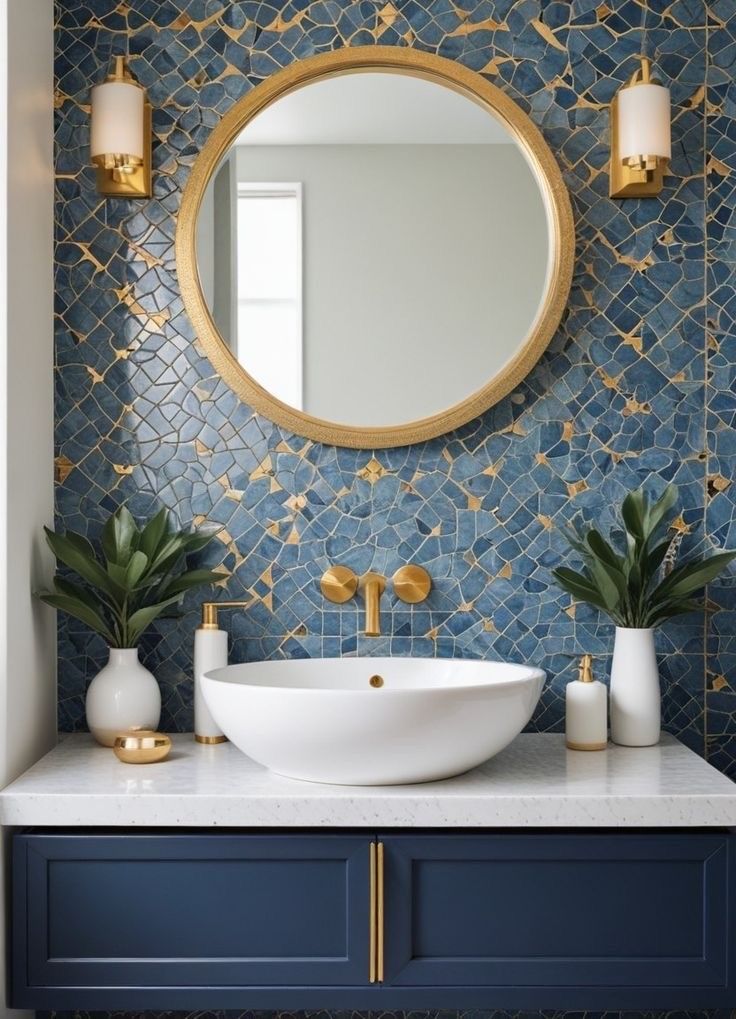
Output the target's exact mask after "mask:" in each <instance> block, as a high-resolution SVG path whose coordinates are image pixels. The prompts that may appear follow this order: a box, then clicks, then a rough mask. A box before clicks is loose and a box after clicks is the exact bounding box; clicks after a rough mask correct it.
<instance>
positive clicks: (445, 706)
mask: <svg viewBox="0 0 736 1019" xmlns="http://www.w3.org/2000/svg"><path fill="white" fill-rule="evenodd" d="M544 675H545V674H544V672H543V671H542V670H541V669H536V668H533V667H531V666H527V665H507V664H504V663H502V662H483V661H469V660H460V659H436V658H429V659H428V658H310V659H298V660H290V661H279V662H253V663H250V664H246V665H229V666H227V668H224V669H215V670H213V671H212V672H209V673H207V674H205V675H204V676H203V678H202V689H203V692H204V696H205V700H206V702H207V705H208V707H209V709H210V711H211V712H212V716H213V718H214V719H215V721H216V722H217V724H218V725H219V726H220V728H221V729H222V731H223V732H224V733H225V735H226V736H228V738H229V739H230V740H231V741H232V742H233V743H234V744H235V746H236V747H238V748H239V749H240V750H242V751H243V753H244V754H247V755H248V756H249V757H252V758H253V760H255V761H258V762H259V763H260V764H263V765H265V767H267V768H270V769H271V771H275V772H277V773H278V774H280V775H287V776H289V777H291V778H298V779H303V780H305V781H308V782H327V783H330V784H337V785H395V784H405V783H412V782H431V781H434V780H436V779H442V778H449V777H450V776H451V775H459V774H460V773H461V772H463V771H467V770H468V769H469V768H474V767H475V766H476V765H478V764H480V763H481V762H482V761H486V760H488V758H489V757H493V756H494V754H497V753H498V752H499V751H500V750H503V748H504V747H505V746H507V745H508V744H509V743H510V742H511V740H512V739H513V738H514V737H515V736H517V735H518V733H520V732H521V730H522V729H523V728H524V726H525V725H526V723H527V722H528V721H529V719H530V717H531V714H532V712H533V711H534V708H535V706H536V703H537V701H538V700H539V696H540V694H541V692H542V684H543V682H544ZM376 677H378V678H376Z"/></svg>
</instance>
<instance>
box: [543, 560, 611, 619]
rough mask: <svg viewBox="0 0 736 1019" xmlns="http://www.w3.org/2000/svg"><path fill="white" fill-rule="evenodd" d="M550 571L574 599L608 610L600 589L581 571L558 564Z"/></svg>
mask: <svg viewBox="0 0 736 1019" xmlns="http://www.w3.org/2000/svg"><path fill="white" fill-rule="evenodd" d="M552 573H553V575H554V577H555V579H556V580H557V583H558V584H559V585H560V587H562V588H563V590H565V591H567V593H568V594H571V595H572V596H573V598H575V600H576V601H583V602H589V603H590V604H591V605H595V607H596V608H598V609H603V610H604V611H608V609H607V607H606V603H605V601H604V600H603V598H602V596H601V593H600V591H599V590H598V588H597V587H595V586H594V585H593V583H592V582H591V581H590V579H589V578H588V577H586V576H584V575H583V574H582V573H576V572H575V570H571V569H569V568H568V567H567V566H558V567H557V569H554V570H552Z"/></svg>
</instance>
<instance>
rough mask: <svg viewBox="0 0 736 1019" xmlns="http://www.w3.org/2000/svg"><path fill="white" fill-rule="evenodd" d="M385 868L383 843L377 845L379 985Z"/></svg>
mask: <svg viewBox="0 0 736 1019" xmlns="http://www.w3.org/2000/svg"><path fill="white" fill-rule="evenodd" d="M384 867H385V864H384V852H383V842H378V843H377V844H376V980H377V981H378V982H379V983H383V950H384V920H385V916H384V905H383V903H384V887H385V886H384Z"/></svg>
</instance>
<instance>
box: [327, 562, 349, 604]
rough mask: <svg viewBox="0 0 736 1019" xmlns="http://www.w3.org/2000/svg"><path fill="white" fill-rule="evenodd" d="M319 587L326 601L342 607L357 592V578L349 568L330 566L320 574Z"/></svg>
mask: <svg viewBox="0 0 736 1019" xmlns="http://www.w3.org/2000/svg"><path fill="white" fill-rule="evenodd" d="M319 586H320V589H321V591H322V594H323V595H324V596H325V598H326V599H327V601H331V602H334V603H335V604H336V605H342V603H343V602H346V601H350V599H351V598H352V597H353V595H354V594H355V592H356V591H357V590H358V578H357V577H356V575H355V574H354V573H353V571H352V570H351V569H350V567H349V566H330V568H329V570H325V572H324V573H323V574H322V579H321V580H320V582H319Z"/></svg>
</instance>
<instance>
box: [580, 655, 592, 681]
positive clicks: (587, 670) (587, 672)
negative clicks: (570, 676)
mask: <svg viewBox="0 0 736 1019" xmlns="http://www.w3.org/2000/svg"><path fill="white" fill-rule="evenodd" d="M578 679H579V680H580V682H581V683H592V682H593V656H592V655H583V657H582V658H581V659H580V672H579V675H578Z"/></svg>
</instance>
